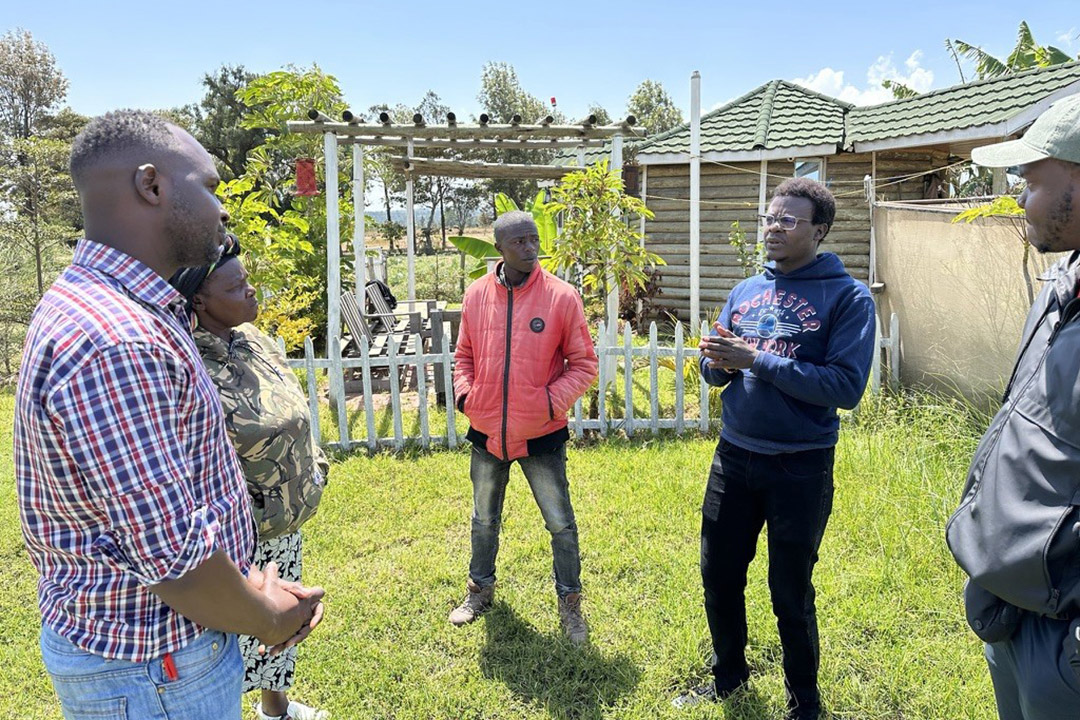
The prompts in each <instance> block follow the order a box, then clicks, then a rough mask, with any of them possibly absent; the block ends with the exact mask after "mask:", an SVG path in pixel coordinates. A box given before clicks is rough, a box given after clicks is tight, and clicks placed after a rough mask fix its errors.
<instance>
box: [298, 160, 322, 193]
mask: <svg viewBox="0 0 1080 720" xmlns="http://www.w3.org/2000/svg"><path fill="white" fill-rule="evenodd" d="M296 194H297V195H302V196H305V197H310V196H311V195H318V194H319V188H318V187H316V185H315V161H314V160H312V159H311V158H296Z"/></svg>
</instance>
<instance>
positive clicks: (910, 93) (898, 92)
mask: <svg viewBox="0 0 1080 720" xmlns="http://www.w3.org/2000/svg"><path fill="white" fill-rule="evenodd" d="M881 87H883V88H885V89H886V90H891V91H892V94H893V98H894V99H896V100H903V99H904V98H909V97H915V96H916V95H918V94H919V91H918V90H915V89H914V88H911V87H908V86H907V85H905V84H904V83H902V82H900V81H899V80H882V81H881Z"/></svg>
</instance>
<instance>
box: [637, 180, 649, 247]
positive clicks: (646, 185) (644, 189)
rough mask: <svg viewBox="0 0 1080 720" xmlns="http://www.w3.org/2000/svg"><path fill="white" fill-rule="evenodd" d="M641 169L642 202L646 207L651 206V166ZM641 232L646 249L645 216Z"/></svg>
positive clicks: (642, 218)
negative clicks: (649, 198)
mask: <svg viewBox="0 0 1080 720" xmlns="http://www.w3.org/2000/svg"><path fill="white" fill-rule="evenodd" d="M639 167H640V168H641V202H643V203H645V205H646V206H648V204H649V200H648V197H649V166H648V165H639ZM639 231H640V232H641V247H645V216H644V215H642V216H641V226H640V228H639Z"/></svg>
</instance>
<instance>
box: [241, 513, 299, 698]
mask: <svg viewBox="0 0 1080 720" xmlns="http://www.w3.org/2000/svg"><path fill="white" fill-rule="evenodd" d="M302 548H303V542H302V541H301V539H300V533H299V532H294V533H293V534H291V535H285V536H283V537H279V538H274V539H273V540H260V541H259V543H258V544H257V545H256V546H255V559H254V560H253V561H252V565H253V566H255V567H257V568H259V569H260V570H261V569H263V568H264V567H266V565H267V563H270V562H276V563H277V566H278V575H280V576H281V579H282V580H293V581H295V582H300V570H301V567H302V562H301V549H302ZM240 650H241V652H243V654H244V692H251V691H252V690H277V691H285V690H288V689H289V688H291V687H292V682H293V670H294V669H295V668H296V648H295V647H291V648H289V649H288V650H286V651H285V652H283V653H281V654H280V655H276V656H274V657H271V656H270V655H260V654H259V640H258V638H254V637H251V636H250V635H241V636H240Z"/></svg>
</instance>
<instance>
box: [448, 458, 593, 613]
mask: <svg viewBox="0 0 1080 720" xmlns="http://www.w3.org/2000/svg"><path fill="white" fill-rule="evenodd" d="M515 462H516V463H518V464H519V465H520V466H521V471H522V472H523V473H525V479H526V480H528V481H529V487H530V488H532V494H533V497H534V498H536V504H537V505H538V506H539V507H540V514H541V515H543V516H544V525H545V526H546V527H547V529H548V532H549V533H551V553H552V556H553V559H554V562H553V564H554V566H555V591H556V592H557V593H558V594H559V596H560V597H562V596H565V595H568V594H570V593H576V592H581V559H580V557H579V555H578V531H577V522H576V521H575V520H574V508H573V506H572V505H571V504H570V483H569V482H568V481H567V479H566V446H565V445H563V446H562V447H560V448H559V449H558V450H553V451H552V452H548V453H542V454H539V455H530V456H529V457H523V458H519V459H517V460H500V459H499V458H497V457H495V456H494V455H492V454H491V453H489V452H488V451H487V450H485V449H484V448H482V447H478V446H476V445H474V446H473V449H472V462H471V463H470V465H469V476H470V477H471V478H472V485H473V515H472V561H471V562H470V563H469V578H470V579H471V580H472V581H473V582H474V583H476V584H477V585H479V586H480V587H487V586H488V585H494V584H495V556H496V555H498V553H499V529H500V528H501V526H502V509H503V499H504V498H505V497H506V483H507V482H508V481H509V480H510V466H511V465H512V464H513V463H515Z"/></svg>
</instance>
